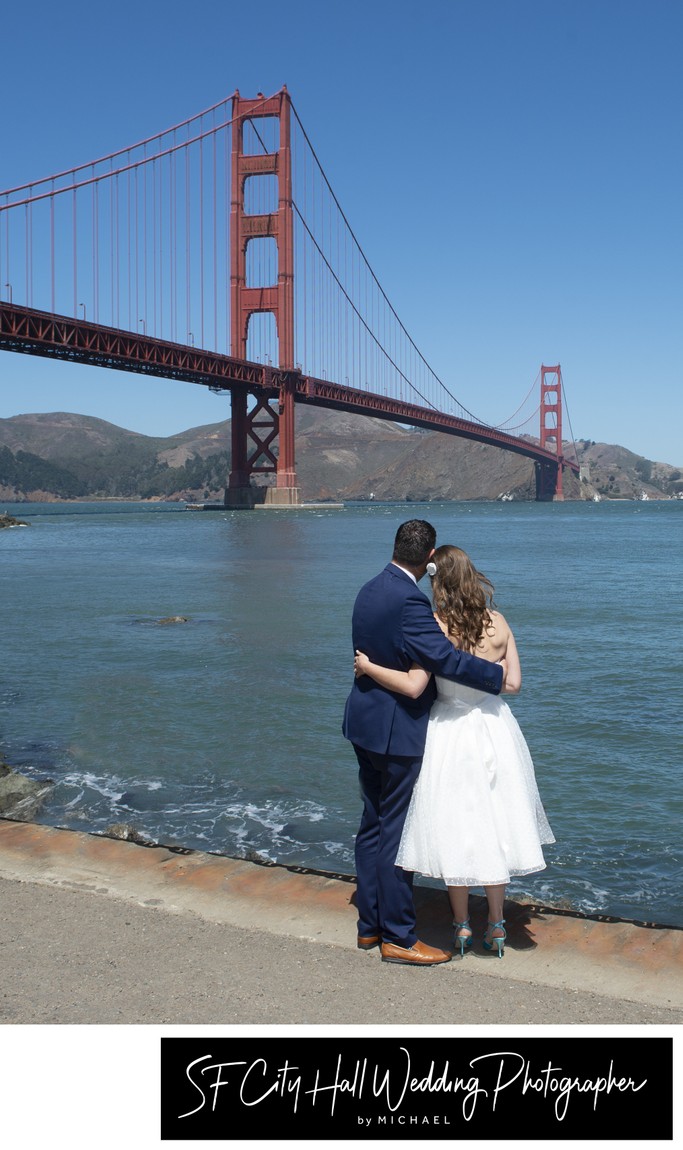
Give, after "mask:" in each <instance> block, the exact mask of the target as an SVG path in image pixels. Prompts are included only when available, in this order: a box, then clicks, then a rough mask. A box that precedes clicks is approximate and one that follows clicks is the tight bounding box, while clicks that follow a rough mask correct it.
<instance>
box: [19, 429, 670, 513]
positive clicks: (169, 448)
mask: <svg viewBox="0 0 683 1150" xmlns="http://www.w3.org/2000/svg"><path fill="white" fill-rule="evenodd" d="M576 446H577V451H578V458H579V462H580V463H581V465H582V468H583V469H584V470H583V476H582V481H581V482H580V483H579V481H578V480H576V479H573V480H570V479H569V478H567V479H566V482H565V495H566V497H567V498H583V499H592V498H596V497H598V498H617V499H619V498H621V499H623V498H629V499H640V498H642V497H643V494H644V495H646V496H647V497H649V498H663V497H664V498H666V497H671V496H675V495H678V494H683V479H682V478H681V473H680V471H678V470H677V469H675V468H673V467H671V466H669V465H668V464H664V463H655V462H653V461H651V460H647V459H645V458H643V457H642V456H638V455H635V454H634V453H633V452H630V451H628V450H627V449H626V448H623V447H616V446H614V447H613V446H610V445H607V444H597V443H593V442H591V441H588V440H584V441H580V442H579V443H578V444H577V445H576ZM567 450H568V449H567ZM229 470H230V422H229V421H224V422H221V423H214V424H209V425H206V426H202V427H194V428H190V429H188V430H187V431H183V432H179V433H178V434H177V435H173V436H169V437H158V438H157V437H151V436H145V435H140V434H139V433H137V432H133V431H127V430H125V429H124V428H120V427H116V426H115V425H113V424H111V423H107V422H105V421H104V420H101V419H94V418H92V417H90V416H82V415H74V414H70V413H66V412H55V413H51V414H39V415H18V416H13V417H12V418H11V419H0V499H2V500H5V501H14V500H26V499H31V500H44V499H54V498H71V499H79V498H80V499H88V498H105V497H108V498H121V499H134V498H153V499H154V498H155V499H188V500H202V499H206V500H222V497H223V492H224V489H225V484H226V481H227V476H228V474H229ZM297 474H298V479H299V485H300V488H301V493H302V496H303V498H304V499H307V500H317V499H332V500H348V499H370V498H374V499H380V500H442V499H444V500H449V499H454V500H457V499H502V498H506V499H509V498H514V499H523V500H524V499H533V498H534V494H535V481H534V464H533V462H532V461H531V460H529V459H526V458H525V457H524V456H520V455H516V454H513V453H512V452H507V451H501V450H499V449H497V448H494V447H489V446H487V445H485V444H479V443H474V442H470V441H469V440H464V439H459V438H457V437H456V436H450V435H443V434H439V433H437V432H425V431H417V430H413V429H407V428H405V427H401V426H398V425H396V424H393V423H390V422H388V421H385V420H379V419H373V418H368V417H365V416H360V415H351V414H347V413H342V412H334V411H326V410H323V409H321V408H314V407H310V408H308V407H304V406H302V407H298V408H297Z"/></svg>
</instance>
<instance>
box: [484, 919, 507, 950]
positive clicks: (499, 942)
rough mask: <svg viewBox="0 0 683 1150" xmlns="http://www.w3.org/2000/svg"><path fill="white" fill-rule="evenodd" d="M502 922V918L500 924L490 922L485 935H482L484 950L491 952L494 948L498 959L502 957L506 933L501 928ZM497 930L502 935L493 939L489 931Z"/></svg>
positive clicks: (502, 927)
mask: <svg viewBox="0 0 683 1150" xmlns="http://www.w3.org/2000/svg"><path fill="white" fill-rule="evenodd" d="M504 922H505V919H504V918H501V920H500V922H490V923H489V924H488V926H487V928H486V933H485V934H484V950H493V948H494V947H496V949H497V950H498V957H499V958H502V957H503V951H504V950H505V939H506V938H507V931H506V929H505V927H504V926H503V923H504ZM497 929H500V930H502V932H503V933H502V934H501V935H496V937H495V938H493V937H492V935H491V931H492V930H497Z"/></svg>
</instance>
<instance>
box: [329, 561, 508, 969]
mask: <svg viewBox="0 0 683 1150" xmlns="http://www.w3.org/2000/svg"><path fill="white" fill-rule="evenodd" d="M352 630H353V647H354V651H356V650H358V651H362V652H363V653H364V654H366V655H367V656H368V658H369V659H370V660H371V661H372V662H373V663H378V664H379V665H380V666H383V667H391V668H393V669H394V670H399V671H407V670H409V668H410V666H411V664H412V663H418V664H419V665H420V666H421V667H424V669H425V670H426V671H431V672H433V673H434V674H437V675H441V676H442V677H443V678H446V679H456V680H457V681H458V682H460V683H465V684H467V686H470V687H475V688H477V689H478V690H480V691H489V692H490V693H491V694H498V692H499V691H500V689H501V686H502V678H503V672H502V668H501V667H500V666H499V665H498V664H496V663H489V662H487V661H486V660H484V659H478V658H477V657H476V656H474V655H469V654H467V653H466V652H465V651H458V650H457V649H456V648H455V647H454V646H453V644H452V643H450V642H449V640H448V639H447V638H446V637H445V635H444V634H443V632H442V630H441V628H440V627H439V625H438V623H437V622H436V620H435V619H434V616H433V614H432V608H431V606H430V603H429V600H428V598H427V596H426V595H424V594H423V592H422V591H420V589H419V587H418V586H417V584H416V583H415V582H414V580H413V579H411V577H410V575H408V574H407V573H406V572H405V571H403V570H401V568H400V567H398V566H397V565H396V564H395V563H389V564H388V565H387V566H386V567H385V569H384V571H382V572H380V574H379V575H377V576H376V577H375V578H374V579H371V580H370V582H369V583H366V584H365V586H364V587H362V588H361V590H360V591H359V593H358V596H357V598H356V603H355V606H354V609H353V624H352ZM435 694H436V687H435V685H434V680H433V678H432V679H430V681H429V683H428V685H427V687H426V689H425V690H424V691H423V693H422V695H420V697H419V698H418V699H409V698H408V696H407V695H398V694H395V693H394V692H393V691H389V690H387V689H386V688H384V687H380V686H379V684H378V683H375V681H374V679H371V678H370V676H369V675H363V676H361V678H359V679H355V680H354V684H353V688H352V690H351V693H350V695H349V697H348V699H347V701H346V709H345V712H344V723H343V732H344V736H345V737H346V738H347V739H349V740H350V741H351V742H352V743H353V747H354V750H355V752H356V756H357V758H358V763H359V768H360V784H361V790H362V793H363V802H364V808H363V817H362V819H361V824H360V828H359V831H358V835H357V836H356V875H357V878H358V894H357V899H358V915H359V917H358V933H359V935H362V936H369V935H374V934H381V936H382V938H383V940H384V941H385V942H393V943H396V944H398V945H399V946H412V945H413V943H414V942H415V941H416V935H415V910H414V907H413V897H412V882H413V876H412V874H411V873H410V872H409V871H404V870H401V868H400V867H397V866H395V865H394V860H395V858H396V854H397V852H398V845H399V842H400V840H401V833H402V831H403V824H404V822H405V817H406V814H407V811H408V806H409V804H410V797H411V794H412V791H413V787H414V785H415V781H416V779H417V776H418V774H419V771H420V766H421V764H422V755H423V753H424V746H425V740H426V738H427V723H428V720H429V711H430V708H431V705H432V703H433V701H434V698H435Z"/></svg>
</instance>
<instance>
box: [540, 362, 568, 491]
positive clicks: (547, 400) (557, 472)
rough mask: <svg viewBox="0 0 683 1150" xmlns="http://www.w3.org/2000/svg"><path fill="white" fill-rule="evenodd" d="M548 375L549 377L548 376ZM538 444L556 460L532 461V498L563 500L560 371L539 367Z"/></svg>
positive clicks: (555, 368) (557, 368) (558, 367)
mask: <svg viewBox="0 0 683 1150" xmlns="http://www.w3.org/2000/svg"><path fill="white" fill-rule="evenodd" d="M548 377H550V379H548ZM541 447H543V448H545V450H546V451H552V452H554V454H555V455H556V456H557V463H550V462H548V463H537V464H536V498H537V499H539V500H544V501H546V502H549V501H552V500H555V501H556V502H560V501H562V500H564V494H563V491H562V462H561V460H562V372H561V371H560V365H559V363H558V364H557V365H556V366H555V367H546V366H545V365H542V366H541Z"/></svg>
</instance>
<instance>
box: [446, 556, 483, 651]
mask: <svg viewBox="0 0 683 1150" xmlns="http://www.w3.org/2000/svg"><path fill="white" fill-rule="evenodd" d="M432 560H433V562H434V563H435V564H436V575H434V577H433V578H432V596H433V600H434V610H435V611H436V613H437V615H438V616H439V618H440V619H441V621H442V622H443V623H445V624H446V626H447V627H448V633H449V635H452V636H453V638H454V639H457V641H458V646H459V647H461V648H462V649H463V650H464V651H474V650H475V649H476V647H477V644H478V643H479V641H480V639H481V638H482V636H483V635H484V633H485V632H486V630H487V628H488V627H490V625H491V622H492V618H491V611H492V610H493V609H494V603H493V584H492V583H491V581H490V580H489V579H487V578H486V576H485V575H482V573H481V571H477V569H476V567H475V566H474V564H473V563H472V560H471V559H470V557H469V555H467V554H466V553H465V552H464V551H462V550H461V549H460V548H459V547H451V546H449V545H446V546H444V547H437V549H436V551H435V552H434V554H433V556H432Z"/></svg>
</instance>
